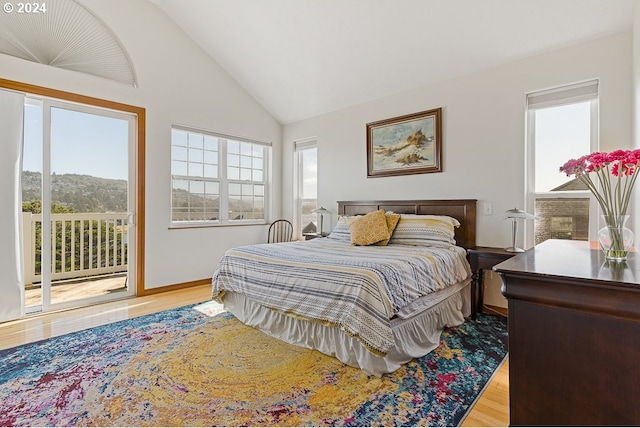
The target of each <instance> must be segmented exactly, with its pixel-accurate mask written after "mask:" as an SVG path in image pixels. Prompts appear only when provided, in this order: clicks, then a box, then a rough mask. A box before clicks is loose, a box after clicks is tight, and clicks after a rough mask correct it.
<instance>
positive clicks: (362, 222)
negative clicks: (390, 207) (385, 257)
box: [349, 210, 391, 245]
mask: <svg viewBox="0 0 640 428" xmlns="http://www.w3.org/2000/svg"><path fill="white" fill-rule="evenodd" d="M349 230H350V231H351V243H352V244H353V245H371V244H375V243H376V242H380V241H384V240H385V239H389V237H390V236H391V234H390V233H389V228H388V227H387V219H386V216H385V215H384V210H378V211H373V212H370V213H369V214H367V215H365V216H362V217H360V218H359V219H357V220H355V221H354V222H353V223H351V225H350V226H349Z"/></svg>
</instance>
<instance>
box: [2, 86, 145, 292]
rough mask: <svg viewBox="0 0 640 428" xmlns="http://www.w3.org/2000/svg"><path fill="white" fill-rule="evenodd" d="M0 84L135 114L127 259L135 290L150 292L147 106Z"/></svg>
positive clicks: (26, 94)
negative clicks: (131, 242)
mask: <svg viewBox="0 0 640 428" xmlns="http://www.w3.org/2000/svg"><path fill="white" fill-rule="evenodd" d="M0 88H3V89H8V90H13V91H17V92H21V93H23V94H25V96H29V95H34V96H42V97H48V98H53V99H58V100H62V101H68V102H72V103H80V104H85V105H88V106H94V107H102V108H105V109H111V110H116V111H121V112H125V113H131V114H133V115H135V116H136V126H135V133H136V139H135V161H134V165H135V166H134V169H135V171H134V173H135V175H134V176H135V187H136V188H135V207H134V210H133V214H134V218H135V223H136V230H135V234H134V235H133V236H130V237H129V239H135V252H134V253H133V252H132V253H131V254H130V256H131V257H130V259H129V263H134V264H135V275H134V276H131V277H130V280H133V281H134V282H135V284H134V288H135V292H136V293H135V294H136V295H137V296H143V295H145V294H149V292H147V291H146V290H145V288H144V271H145V269H144V265H145V263H144V262H145V257H144V254H145V169H146V164H145V162H146V160H145V146H146V110H145V109H144V108H142V107H137V106H134V105H130V104H124V103H119V102H115V101H110V100H105V99H101V98H95V97H90V96H86V95H81V94H76V93H73V92H67V91H61V90H58V89H52V88H47V87H44V86H37V85H32V84H29V83H24V82H19V81H14V80H9V79H3V78H0Z"/></svg>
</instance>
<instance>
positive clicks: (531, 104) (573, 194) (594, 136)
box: [524, 80, 599, 248]
mask: <svg viewBox="0 0 640 428" xmlns="http://www.w3.org/2000/svg"><path fill="white" fill-rule="evenodd" d="M594 88H595V89H594ZM598 88H599V81H598V80H589V81H585V82H579V83H576V84H573V85H566V86H562V87H558V88H555V89H548V90H544V91H537V92H532V93H529V94H527V95H526V98H525V100H526V102H525V132H526V137H527V138H526V151H525V154H526V156H525V171H526V173H525V174H526V175H525V192H526V193H525V195H526V197H525V199H526V200H525V211H526V212H531V213H532V212H534V210H535V200H536V198H545V197H548V198H567V199H570V198H587V197H588V198H589V199H590V203H589V213H590V216H589V240H593V239H596V238H595V237H596V236H597V233H598V217H599V216H598V215H597V214H598V213H599V211H598V210H599V207H598V204H597V201H596V199H595V198H594V197H593V195H592V193H591V192H590V191H588V190H575V191H567V192H537V193H536V191H535V168H534V165H533V164H532V162H533V161H532V159H535V141H536V140H535V128H536V126H535V110H536V109H538V108H548V107H553V106H560V105H567V104H574V103H579V102H585V101H590V102H591V120H590V125H591V134H590V135H591V141H590V152H595V151H597V150H598V149H599V138H598V137H599V117H598V115H599V113H598V112H599V97H598V95H599V89H598ZM532 100H533V101H532ZM584 154H585V155H586V154H587V153H584ZM567 160H568V159H567ZM559 167H560V165H558V168H559ZM534 233H535V224H534V222H531V221H529V222H527V221H525V222H524V245H525V248H531V247H533V246H534V244H535V237H534Z"/></svg>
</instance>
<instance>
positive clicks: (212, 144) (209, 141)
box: [204, 135, 218, 151]
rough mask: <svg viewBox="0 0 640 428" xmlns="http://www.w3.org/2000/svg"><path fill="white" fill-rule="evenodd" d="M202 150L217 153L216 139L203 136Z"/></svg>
mask: <svg viewBox="0 0 640 428" xmlns="http://www.w3.org/2000/svg"><path fill="white" fill-rule="evenodd" d="M204 149H205V150H214V151H218V139H217V138H216V137H211V136H209V135H205V136H204Z"/></svg>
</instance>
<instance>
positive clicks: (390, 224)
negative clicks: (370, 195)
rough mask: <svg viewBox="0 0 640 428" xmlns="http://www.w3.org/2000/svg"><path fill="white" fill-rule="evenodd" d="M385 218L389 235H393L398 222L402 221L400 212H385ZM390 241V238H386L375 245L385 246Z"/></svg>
mask: <svg viewBox="0 0 640 428" xmlns="http://www.w3.org/2000/svg"><path fill="white" fill-rule="evenodd" d="M384 216H385V219H386V220H387V229H389V237H391V236H392V235H393V231H394V230H395V229H396V226H397V225H398V222H399V221H400V214H394V213H392V212H386V213H384ZM388 243H389V240H388V239H385V240H383V241H380V242H376V243H375V245H379V246H385V245H387V244H388Z"/></svg>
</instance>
